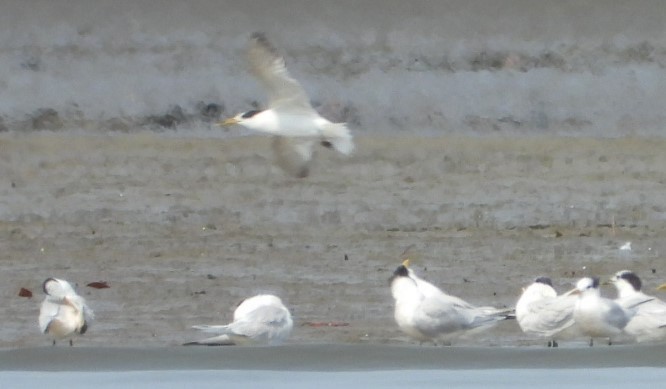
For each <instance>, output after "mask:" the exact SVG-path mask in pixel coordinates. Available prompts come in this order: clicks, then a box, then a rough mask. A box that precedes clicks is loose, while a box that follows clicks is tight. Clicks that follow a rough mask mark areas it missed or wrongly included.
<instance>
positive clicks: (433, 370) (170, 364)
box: [0, 345, 666, 388]
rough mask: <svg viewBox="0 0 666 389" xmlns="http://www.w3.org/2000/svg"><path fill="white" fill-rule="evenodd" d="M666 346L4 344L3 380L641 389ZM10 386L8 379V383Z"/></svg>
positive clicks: (659, 374)
mask: <svg viewBox="0 0 666 389" xmlns="http://www.w3.org/2000/svg"><path fill="white" fill-rule="evenodd" d="M664 351H665V349H664V346H643V347H637V346H631V347H624V346H618V347H613V348H611V349H609V348H606V347H603V348H580V349H545V348H492V349H489V348H466V347H444V348H422V347H395V346H367V345H360V346H349V345H347V346H344V345H311V346H282V347H272V348H264V347H249V348H233V347H208V348H161V349H157V348H154V349H136V348H115V349H114V348H102V349H98V348H57V347H56V348H54V347H48V348H33V349H20V350H2V351H0V370H1V371H0V384H2V385H3V386H4V387H12V388H22V387H34V386H35V385H44V383H45V382H48V383H49V387H53V388H59V387H70V388H78V387H81V388H83V387H90V386H94V387H98V388H106V387H118V386H123V387H127V386H129V385H131V386H132V387H137V388H143V387H161V388H179V387H184V386H191V385H195V386H196V387H203V388H208V387H219V386H220V385H221V384H224V385H225V386H229V385H231V386H240V385H242V387H257V388H262V387H276V388H282V387H284V388H287V387H290V388H309V387H313V386H317V387H324V388H328V387H341V386H342V387H352V388H357V387H368V386H371V387H386V388H404V387H405V386H412V387H413V386H418V387H428V388H429V387H442V385H446V386H453V387H462V388H480V387H489V386H492V387H507V388H508V387H528V386H529V387H533V386H534V384H535V383H536V382H538V383H539V386H544V387H562V385H566V387H573V388H578V387H581V388H582V387H636V386H637V385H643V384H645V385H654V384H655V383H658V382H661V381H663V380H664V378H666V368H664V362H663V355H664ZM7 385H9V386H7Z"/></svg>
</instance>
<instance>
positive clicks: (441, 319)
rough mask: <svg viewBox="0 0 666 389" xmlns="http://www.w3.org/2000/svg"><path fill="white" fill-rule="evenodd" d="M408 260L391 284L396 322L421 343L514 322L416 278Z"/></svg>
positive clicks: (506, 313)
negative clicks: (498, 323) (505, 321)
mask: <svg viewBox="0 0 666 389" xmlns="http://www.w3.org/2000/svg"><path fill="white" fill-rule="evenodd" d="M408 265H409V261H408V260H406V261H405V262H403V264H402V265H400V266H398V268H397V269H396V270H395V272H394V273H393V276H392V277H391V278H390V280H389V284H390V287H391V294H392V295H393V298H394V299H395V311H394V318H395V321H396V323H397V324H398V326H399V327H400V329H401V330H402V331H403V332H404V333H406V334H407V335H409V336H411V337H412V338H415V339H417V340H419V341H427V340H432V341H436V340H444V341H450V340H452V339H453V338H455V337H457V336H460V335H463V334H465V333H466V332H469V331H472V330H481V329H486V328H489V327H491V326H492V325H494V324H496V323H497V322H498V321H500V320H505V319H508V318H513V316H512V314H511V310H507V309H496V308H492V307H476V306H474V305H472V304H469V303H468V302H466V301H464V300H462V299H460V298H458V297H455V296H450V295H448V294H446V293H445V292H443V291H442V290H440V289H439V288H437V287H436V286H434V285H433V284H431V283H429V282H427V281H425V280H423V279H421V278H419V277H417V276H416V274H415V273H414V271H413V270H411V269H409V268H408Z"/></svg>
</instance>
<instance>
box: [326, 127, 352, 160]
mask: <svg viewBox="0 0 666 389" xmlns="http://www.w3.org/2000/svg"><path fill="white" fill-rule="evenodd" d="M322 136H323V137H324V141H325V142H327V143H330V144H331V146H333V148H334V149H336V150H337V151H338V152H340V153H342V154H344V155H349V154H351V153H352V151H354V141H353V140H352V135H351V133H350V132H349V129H348V128H347V126H346V125H345V123H327V124H325V125H324V127H323V129H322Z"/></svg>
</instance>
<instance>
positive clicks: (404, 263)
mask: <svg viewBox="0 0 666 389" xmlns="http://www.w3.org/2000/svg"><path fill="white" fill-rule="evenodd" d="M402 266H404V267H407V268H408V267H409V258H407V259H405V260H404V261H402ZM664 285H666V284H664Z"/></svg>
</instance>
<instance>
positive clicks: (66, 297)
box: [39, 278, 94, 345]
mask: <svg viewBox="0 0 666 389" xmlns="http://www.w3.org/2000/svg"><path fill="white" fill-rule="evenodd" d="M42 288H43V290H44V293H45V294H46V297H45V298H44V301H43V302H42V306H41V308H40V310H39V329H40V330H41V331H42V333H45V334H48V335H50V336H51V337H53V339H54V340H53V344H55V342H56V339H63V338H68V337H69V338H70V339H69V344H70V345H72V344H73V341H72V339H71V336H73V335H74V334H84V333H85V332H86V331H87V330H88V326H89V325H90V322H91V320H92V319H93V318H94V314H93V311H92V310H91V309H90V308H88V306H87V305H86V301H85V299H84V298H83V297H81V296H79V295H78V294H76V292H75V291H74V288H72V285H70V284H69V282H67V281H65V280H61V279H58V278H48V279H46V280H45V281H44V284H43V286H42Z"/></svg>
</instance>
